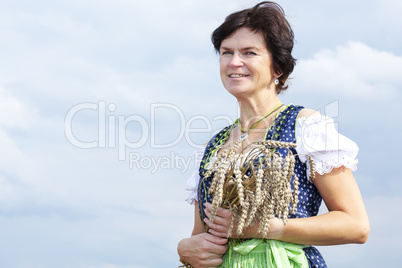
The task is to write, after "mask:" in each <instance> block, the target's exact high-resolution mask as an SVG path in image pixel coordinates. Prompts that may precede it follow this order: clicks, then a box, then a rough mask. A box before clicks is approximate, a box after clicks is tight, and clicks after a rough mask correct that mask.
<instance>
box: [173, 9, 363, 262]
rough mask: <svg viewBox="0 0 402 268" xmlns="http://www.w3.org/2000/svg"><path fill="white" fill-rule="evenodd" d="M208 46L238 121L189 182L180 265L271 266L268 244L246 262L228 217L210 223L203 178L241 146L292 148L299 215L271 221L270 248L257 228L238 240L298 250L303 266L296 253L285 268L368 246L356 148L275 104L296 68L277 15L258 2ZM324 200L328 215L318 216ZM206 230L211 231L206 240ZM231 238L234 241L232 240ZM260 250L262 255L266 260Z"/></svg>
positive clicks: (329, 125) (329, 126)
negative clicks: (343, 248)
mask: <svg viewBox="0 0 402 268" xmlns="http://www.w3.org/2000/svg"><path fill="white" fill-rule="evenodd" d="M212 42H213V44H214V47H215V49H216V50H217V51H218V52H219V55H220V75H221V79H222V83H223V85H224V87H225V88H226V90H227V91H228V92H229V93H230V94H232V95H233V96H234V97H235V98H236V99H237V101H238V103H239V107H240V118H239V119H238V120H237V121H236V122H235V123H234V124H233V125H231V126H228V127H226V128H224V129H223V130H222V131H221V132H220V133H218V134H217V135H216V136H214V137H213V138H212V139H211V140H210V141H209V143H208V144H207V146H206V148H205V151H204V157H203V159H202V161H201V163H200V169H199V171H197V172H196V173H195V174H193V176H192V177H191V178H190V180H189V182H188V186H189V187H188V188H190V190H191V191H192V194H191V195H190V202H192V203H194V204H195V218H194V221H195V223H194V229H193V232H192V236H191V237H189V238H185V239H183V240H181V241H180V242H179V245H178V253H179V256H180V260H181V261H182V262H183V263H184V264H188V267H191V266H193V267H217V266H219V265H221V264H222V263H223V266H224V267H259V265H261V264H259V265H257V264H256V260H257V259H258V261H262V262H263V263H264V264H263V267H265V266H267V265H268V264H269V260H268V259H269V258H270V257H269V256H268V255H269V254H271V253H270V251H269V250H270V249H269V245H268V244H264V243H263V244H261V245H259V246H258V247H255V248H253V249H252V250H251V251H248V252H247V254H245V257H244V256H243V255H242V254H240V253H238V252H236V249H235V250H233V245H231V244H229V245H228V244H227V242H228V240H227V236H228V234H227V232H228V230H229V225H230V221H231V213H230V211H229V210H227V209H223V208H219V209H218V211H217V215H216V216H215V218H214V221H213V222H211V221H210V220H209V219H208V217H209V216H211V208H212V206H211V201H212V196H210V195H208V187H209V186H210V183H211V181H210V178H204V177H203V175H204V174H205V172H206V170H207V169H208V165H209V163H210V162H211V161H212V159H214V157H215V156H217V155H219V154H220V153H221V152H222V151H223V149H227V148H230V147H231V146H232V145H233V144H234V143H235V142H236V141H238V140H239V139H241V140H243V142H242V143H243V145H244V146H243V147H246V146H247V145H248V144H250V143H253V142H256V141H258V140H261V139H267V140H281V141H287V142H295V143H296V144H297V147H296V149H295V152H294V153H295V154H297V155H298V156H297V157H296V165H295V174H296V175H297V177H298V178H299V183H300V186H299V190H300V194H299V202H298V205H297V209H296V212H295V213H294V214H292V215H290V219H288V221H287V223H286V225H284V224H283V222H282V220H280V219H278V218H274V219H272V220H271V222H270V229H269V233H268V240H264V239H263V238H264V237H262V234H261V233H260V232H258V227H259V226H258V222H256V223H255V224H254V225H252V226H249V227H247V228H246V229H245V230H244V231H243V234H242V236H241V238H242V239H244V238H260V239H261V241H271V242H272V241H280V243H282V244H284V245H288V244H287V243H286V242H289V243H291V244H289V245H296V246H297V245H303V246H300V247H298V253H297V254H299V255H300V254H301V256H299V257H301V259H300V260H291V259H292V258H293V257H291V256H290V255H292V254H293V253H292V254H289V265H290V264H292V265H294V267H308V266H309V267H326V264H325V261H324V260H323V258H322V256H321V254H320V253H319V252H318V250H317V249H316V248H314V247H312V246H309V245H339V244H347V243H365V242H366V240H367V239H368V234H369V221H368V217H367V214H366V211H365V207H364V203H363V201H362V197H361V194H360V191H359V189H358V186H357V184H356V182H355V179H354V177H353V175H352V172H351V170H354V169H355V168H356V164H357V160H356V159H355V157H356V155H357V152H358V148H357V146H356V144H355V143H354V142H352V141H351V140H349V139H347V138H345V137H344V136H342V135H340V134H338V133H337V132H336V130H335V128H334V127H333V121H332V119H330V118H327V117H324V116H322V115H320V114H318V113H314V111H312V110H309V109H304V108H303V107H301V106H295V105H287V106H285V105H283V104H282V103H281V101H280V100H279V98H278V94H279V93H280V92H281V91H283V90H285V89H287V85H286V81H287V78H288V77H289V75H290V74H291V72H292V71H293V67H294V65H295V59H294V58H293V57H292V55H291V52H292V48H293V31H292V29H291V27H290V25H289V23H288V22H287V20H286V19H285V16H284V12H283V10H282V8H281V7H280V6H279V5H277V4H276V3H273V2H262V3H259V4H257V5H256V6H255V7H253V8H252V9H245V10H242V11H239V12H236V13H233V14H231V15H229V16H228V17H227V18H226V20H225V21H224V23H223V24H222V25H221V26H219V27H218V28H217V29H216V30H215V31H214V32H213V34H212ZM307 154H308V155H309V156H311V158H312V159H313V160H314V162H315V165H316V168H315V178H314V179H312V178H310V175H309V169H310V166H309V161H307V160H308V159H307V156H306V155H307ZM322 200H324V202H325V204H326V206H327V208H328V213H325V214H322V215H319V216H317V213H318V208H319V207H320V204H321V201H322ZM205 226H208V227H209V231H208V232H207V233H206V232H204V227H205ZM234 229H235V228H234ZM230 237H234V238H236V237H237V234H236V232H232V233H231V234H230ZM246 241H247V240H246ZM228 247H229V249H230V250H229V251H228V252H231V253H230V254H234V255H233V256H235V257H236V258H235V259H234V258H231V260H228V259H229V258H230V257H228V255H229V253H226V255H224V254H225V252H226V251H227V249H228ZM261 247H263V249H264V247H265V248H266V250H265V251H264V250H263V253H261V249H262V248H261ZM253 250H254V251H255V252H254V251H253ZM257 251H259V252H257ZM243 253H244V252H243ZM253 254H254V255H253ZM190 265H191V266H190ZM292 267H293V266H292Z"/></svg>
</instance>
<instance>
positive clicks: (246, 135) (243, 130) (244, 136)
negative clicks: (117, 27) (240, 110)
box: [238, 103, 283, 141]
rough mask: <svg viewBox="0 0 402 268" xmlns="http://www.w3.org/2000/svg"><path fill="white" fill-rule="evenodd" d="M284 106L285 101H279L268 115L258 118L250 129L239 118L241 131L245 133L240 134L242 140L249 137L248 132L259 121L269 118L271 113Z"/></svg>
mask: <svg viewBox="0 0 402 268" xmlns="http://www.w3.org/2000/svg"><path fill="white" fill-rule="evenodd" d="M282 106H283V103H279V104H278V105H277V106H275V107H274V108H272V110H271V111H269V112H268V113H267V114H266V115H264V116H263V117H262V118H261V119H260V120H258V121H257V122H255V123H254V124H252V125H251V127H249V128H248V129H243V128H242V126H241V121H240V118H239V119H238V122H239V128H240V131H241V132H242V133H243V134H241V136H240V140H242V141H244V140H245V139H247V137H248V136H249V135H250V134H249V133H248V132H249V131H250V130H251V129H253V128H254V127H255V126H256V125H258V123H260V122H261V121H262V120H264V119H265V118H267V117H268V116H270V115H271V114H273V113H275V112H276V111H278V110H279V108H281V107H282Z"/></svg>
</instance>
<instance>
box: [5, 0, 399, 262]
mask: <svg viewBox="0 0 402 268" xmlns="http://www.w3.org/2000/svg"><path fill="white" fill-rule="evenodd" d="M256 3H257V1H247V0H242V1H240V0H231V1H229V0H222V1H212V0H203V1H195V0H172V1H162V0H155V1H135V0H134V1H127V0H114V1H110V0H103V1H94V0H93V1H90V0H88V1H87V0H84V1H83V0H80V1H78V0H69V1H65V0H60V1H46V0H39V1H28V0H26V1H19V0H13V1H8V0H3V1H1V2H0V62H1V64H0V241H1V242H0V267H2V268H3V267H4V268H50V267H51V268H53V267H61V268H67V267H68V268H150V267H177V266H178V265H179V262H178V256H177V253H176V247H177V243H178V241H179V240H180V239H182V238H184V237H188V236H189V235H190V234H191V230H192V226H193V217H194V216H193V214H194V212H193V207H192V206H191V205H189V204H187V203H186V202H185V201H184V200H185V199H186V197H187V195H188V193H187V192H186V191H185V186H186V182H187V179H188V177H189V176H190V175H191V173H192V172H193V170H194V168H195V167H194V165H195V164H194V163H195V160H196V158H197V157H198V155H197V154H194V152H195V151H196V150H197V148H199V147H201V146H202V144H204V143H205V142H206V141H207V140H208V139H209V138H210V137H211V136H212V135H213V134H214V133H215V132H216V131H218V130H219V129H220V128H222V127H223V126H226V125H227V124H230V123H232V122H233V121H234V120H235V119H236V118H237V116H238V112H239V111H238V108H237V103H236V101H235V99H234V98H233V97H232V96H230V95H229V94H228V93H227V92H225V90H224V88H223V86H222V85H221V82H220V77H219V66H218V57H217V55H216V54H215V52H214V50H213V46H212V44H211V43H210V34H211V32H212V31H213V30H214V29H215V28H216V27H218V26H219V25H220V23H222V22H223V20H224V18H225V17H226V16H227V15H228V14H229V13H231V12H234V11H237V10H240V9H243V8H248V7H251V6H253V5H254V4H256ZM278 3H279V4H281V5H282V7H283V8H284V10H285V12H286V14H287V18H288V20H289V22H290V23H291V25H292V27H293V30H294V32H295V48H294V56H295V57H296V58H297V59H298V61H297V65H296V68H295V71H294V72H293V74H292V75H291V78H292V79H291V86H290V87H289V89H288V90H287V91H286V92H285V93H284V94H281V96H280V98H281V100H282V101H283V102H284V103H295V104H301V105H303V106H305V107H309V108H311V109H315V110H319V111H321V112H322V113H324V114H327V115H329V116H332V117H334V120H335V122H336V123H337V126H338V129H339V131H340V132H341V133H342V134H344V135H345V136H347V137H349V138H351V139H352V140H354V141H355V142H356V143H357V144H358V145H359V148H360V151H359V155H358V158H359V164H358V169H357V171H356V172H355V173H354V175H355V178H356V180H357V182H358V184H359V187H360V190H361V192H362V196H363V198H364V202H365V205H366V209H367V212H368V215H369V218H370V223H371V233H370V237H369V240H368V242H367V243H366V244H364V245H341V246H330V247H319V249H320V251H321V252H322V254H323V256H324V258H325V259H326V261H327V264H328V265H329V267H379V266H381V267H389V266H394V265H395V264H397V263H399V256H400V252H401V250H402V246H401V245H400V243H399V241H401V240H402V232H400V227H401V222H402V208H401V206H400V204H401V203H402V193H401V190H400V189H401V188H402V182H401V179H400V171H399V167H400V161H399V153H400V151H401V149H402V142H401V139H400V134H398V133H401V131H402V124H401V119H400V117H399V114H398V111H399V108H400V104H401V100H402V98H401V97H402V93H401V86H402V75H401V71H400V70H402V49H401V48H402V35H401V34H400V29H401V28H402V19H401V18H400V14H402V2H400V1H394V0H365V1H363V0H356V1H346V0H338V1H333V0H328V1H318V0H308V1H295V0H293V1H291V0H282V1H278ZM388 143H389V144H388ZM322 209H323V212H325V206H323V207H322Z"/></svg>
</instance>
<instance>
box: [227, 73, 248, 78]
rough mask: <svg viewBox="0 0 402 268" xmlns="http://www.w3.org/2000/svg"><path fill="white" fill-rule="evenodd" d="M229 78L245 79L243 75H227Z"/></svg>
mask: <svg viewBox="0 0 402 268" xmlns="http://www.w3.org/2000/svg"><path fill="white" fill-rule="evenodd" d="M229 77H231V78H240V77H246V75H245V74H231V75H229Z"/></svg>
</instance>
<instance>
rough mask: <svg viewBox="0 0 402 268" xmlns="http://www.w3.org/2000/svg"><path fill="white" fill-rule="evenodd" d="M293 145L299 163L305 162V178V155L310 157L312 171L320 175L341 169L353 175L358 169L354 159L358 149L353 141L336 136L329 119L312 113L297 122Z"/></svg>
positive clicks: (308, 169)
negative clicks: (313, 164)
mask: <svg viewBox="0 0 402 268" xmlns="http://www.w3.org/2000/svg"><path fill="white" fill-rule="evenodd" d="M296 145H297V147H296V151H297V154H298V155H299V158H300V160H301V161H302V162H303V163H306V162H307V174H310V166H309V162H308V156H307V155H310V156H311V157H312V159H313V160H314V163H315V171H316V172H318V173H319V174H321V175H323V174H326V173H329V172H331V171H332V169H334V168H338V167H341V166H345V167H347V168H350V169H351V170H353V171H355V170H356V169H357V162H358V160H357V158H356V156H357V153H358V152H359V147H357V145H356V143H354V142H353V141H352V140H350V139H348V138H346V137H345V136H343V135H341V134H339V133H338V131H337V130H336V127H335V123H334V120H333V119H332V118H330V117H327V116H324V115H321V114H317V113H315V114H313V115H311V116H308V117H301V118H298V119H297V121H296ZM309 180H310V177H309Z"/></svg>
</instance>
